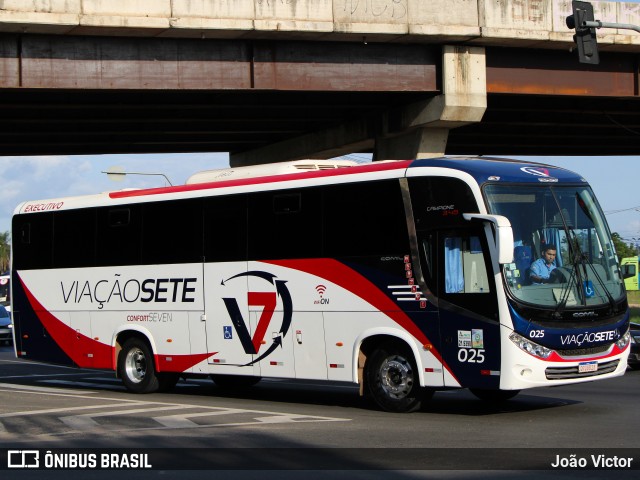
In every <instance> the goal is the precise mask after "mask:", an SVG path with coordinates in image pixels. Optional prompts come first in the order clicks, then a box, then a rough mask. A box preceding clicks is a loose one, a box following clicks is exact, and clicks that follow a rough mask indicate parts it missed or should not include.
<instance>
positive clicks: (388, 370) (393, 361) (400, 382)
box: [380, 355, 413, 400]
mask: <svg viewBox="0 0 640 480" xmlns="http://www.w3.org/2000/svg"><path fill="white" fill-rule="evenodd" d="M380 384H381V385H382V389H383V390H384V391H385V393H386V394H387V395H389V396H390V397H393V398H395V399H398V400H399V399H403V398H405V397H406V396H407V395H409V392H411V388H412V387H413V370H412V368H411V364H410V363H409V362H408V361H407V359H406V358H403V357H401V356H399V355H393V356H391V357H388V358H387V359H386V360H385V361H384V362H383V363H382V366H381V368H380Z"/></svg>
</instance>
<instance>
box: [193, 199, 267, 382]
mask: <svg viewBox="0 0 640 480" xmlns="http://www.w3.org/2000/svg"><path fill="white" fill-rule="evenodd" d="M246 245H247V209H246V198H245V197H243V196H237V197H221V198H215V197H214V198H209V199H207V200H206V201H205V204H204V265H203V270H204V285H205V287H204V300H205V322H206V338H207V353H209V354H210V356H209V360H208V361H209V365H210V372H211V373H213V374H230V375H253V376H258V375H260V367H259V364H258V363H257V362H255V360H256V359H257V355H255V350H256V349H255V346H254V343H253V337H254V335H253V333H254V332H253V329H252V327H251V316H250V314H249V304H250V302H251V299H250V298H249V297H250V296H249V278H250V276H251V272H249V270H248V267H247V247H246Z"/></svg>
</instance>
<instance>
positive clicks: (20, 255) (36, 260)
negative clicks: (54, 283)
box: [12, 212, 53, 270]
mask: <svg viewBox="0 0 640 480" xmlns="http://www.w3.org/2000/svg"><path fill="white" fill-rule="evenodd" d="M12 230H13V232H18V233H17V236H16V238H15V241H14V242H13V258H14V263H13V268H14V269H16V270H22V269H24V270H28V269H32V268H51V267H52V260H53V248H52V245H51V243H52V240H53V213H51V212H45V213H35V214H28V215H16V216H14V217H13V226H12Z"/></svg>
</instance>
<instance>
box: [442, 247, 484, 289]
mask: <svg viewBox="0 0 640 480" xmlns="http://www.w3.org/2000/svg"><path fill="white" fill-rule="evenodd" d="M444 264H445V269H444V285H445V293H489V292H490V287H489V278H488V276H487V268H486V265H485V261H484V254H483V252H482V246H481V243H480V239H479V238H478V237H477V236H471V237H458V236H455V237H454V236H447V237H445V239H444Z"/></svg>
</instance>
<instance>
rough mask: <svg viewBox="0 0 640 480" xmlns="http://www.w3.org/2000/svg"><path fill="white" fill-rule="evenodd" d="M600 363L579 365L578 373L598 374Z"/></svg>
mask: <svg viewBox="0 0 640 480" xmlns="http://www.w3.org/2000/svg"><path fill="white" fill-rule="evenodd" d="M597 371H598V362H583V363H579V364H578V373H587V372H597Z"/></svg>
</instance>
